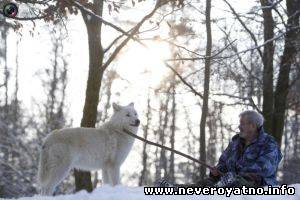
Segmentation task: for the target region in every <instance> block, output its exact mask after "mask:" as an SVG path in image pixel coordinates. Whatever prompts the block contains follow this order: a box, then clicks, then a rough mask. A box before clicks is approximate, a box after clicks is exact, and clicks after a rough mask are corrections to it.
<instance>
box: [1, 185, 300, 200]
mask: <svg viewBox="0 0 300 200" xmlns="http://www.w3.org/2000/svg"><path fill="white" fill-rule="evenodd" d="M288 187H294V188H295V189H296V190H295V191H296V192H295V195H259V196H258V195H234V194H231V195H230V197H226V195H217V194H215V195H145V194H144V188H143V187H126V186H120V185H119V186H115V187H111V186H108V185H104V186H102V187H99V188H97V189H95V190H94V191H93V192H92V193H87V192H86V191H80V192H77V193H76V194H69V195H59V196H55V197H45V196H39V195H36V196H33V197H22V198H19V199H18V200H150V199H151V200H153V199H157V200H164V199H167V200H169V199H175V200H196V199H197V200H220V199H221V200H225V199H226V200H229V199H230V200H300V184H294V185H289V186H288ZM0 199H1V198H0Z"/></svg>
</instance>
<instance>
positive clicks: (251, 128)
mask: <svg viewBox="0 0 300 200" xmlns="http://www.w3.org/2000/svg"><path fill="white" fill-rule="evenodd" d="M239 129H240V137H242V138H249V137H251V136H252V135H253V134H256V125H255V124H253V123H250V122H249V121H248V119H247V117H246V116H241V117H240V125H239Z"/></svg>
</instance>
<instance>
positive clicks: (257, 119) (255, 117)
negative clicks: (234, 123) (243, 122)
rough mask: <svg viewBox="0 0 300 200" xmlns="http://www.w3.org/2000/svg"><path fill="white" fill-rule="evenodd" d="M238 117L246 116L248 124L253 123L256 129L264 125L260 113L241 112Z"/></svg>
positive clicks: (251, 111) (252, 111)
mask: <svg viewBox="0 0 300 200" xmlns="http://www.w3.org/2000/svg"><path fill="white" fill-rule="evenodd" d="M239 116H240V117H244V116H246V117H247V120H249V122H251V123H254V124H255V125H256V126H257V128H259V127H261V126H262V125H263V124H264V120H265V119H264V117H263V116H262V115H261V114H260V113H258V112H256V111H254V110H246V111H244V112H242V113H241V114H240V115H239Z"/></svg>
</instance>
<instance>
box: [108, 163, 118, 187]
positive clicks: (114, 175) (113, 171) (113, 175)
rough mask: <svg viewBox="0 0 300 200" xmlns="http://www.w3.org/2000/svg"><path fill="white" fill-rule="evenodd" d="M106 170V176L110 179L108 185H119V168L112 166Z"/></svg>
mask: <svg viewBox="0 0 300 200" xmlns="http://www.w3.org/2000/svg"><path fill="white" fill-rule="evenodd" d="M107 170H108V176H109V179H110V184H111V185H112V186H115V185H119V184H120V166H119V165H113V166H110V167H109V168H108V169H107Z"/></svg>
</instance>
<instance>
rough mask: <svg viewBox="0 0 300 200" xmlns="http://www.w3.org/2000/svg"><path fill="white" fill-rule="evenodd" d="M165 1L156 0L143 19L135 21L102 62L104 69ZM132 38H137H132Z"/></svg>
mask: <svg viewBox="0 0 300 200" xmlns="http://www.w3.org/2000/svg"><path fill="white" fill-rule="evenodd" d="M166 3H168V1H166V2H164V3H160V1H159V0H158V1H157V4H156V5H155V7H154V8H153V10H152V11H151V12H150V13H149V14H148V15H146V16H144V17H143V19H142V20H141V21H140V22H139V23H137V25H135V27H134V28H132V31H131V32H130V33H129V34H126V35H127V36H128V37H127V38H126V39H124V40H123V42H121V44H120V45H119V46H117V47H116V49H115V51H114V52H113V53H112V54H111V56H110V57H109V58H108V59H107V61H106V62H105V63H104V64H103V66H102V68H103V69H104V70H105V69H106V68H107V67H108V66H109V65H110V63H111V62H112V61H113V60H114V59H115V57H116V56H117V55H118V53H119V52H120V51H121V49H122V48H123V47H124V46H125V45H126V44H127V43H128V42H129V40H130V39H132V38H133V36H134V35H135V34H136V33H137V32H138V31H139V29H140V28H141V26H142V25H143V24H144V22H145V21H146V20H148V19H150V18H151V17H152V16H153V15H154V14H155V12H156V10H157V9H159V8H160V7H161V6H163V5H165V4H166ZM134 40H137V39H134ZM139 43H140V44H142V45H143V46H144V47H146V48H147V46H146V45H145V44H143V43H142V42H140V41H139Z"/></svg>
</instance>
